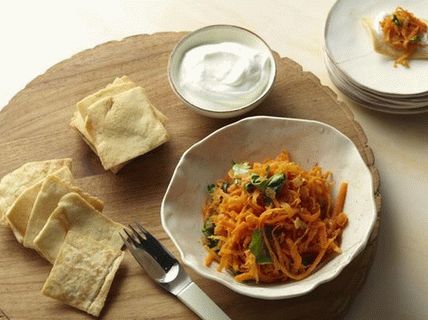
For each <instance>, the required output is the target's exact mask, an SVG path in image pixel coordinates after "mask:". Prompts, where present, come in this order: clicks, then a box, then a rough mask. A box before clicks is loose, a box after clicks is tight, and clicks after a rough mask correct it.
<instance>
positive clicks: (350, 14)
mask: <svg viewBox="0 0 428 320" xmlns="http://www.w3.org/2000/svg"><path fill="white" fill-rule="evenodd" d="M397 6H401V7H403V8H405V9H406V10H409V11H411V12H413V13H414V14H415V15H416V16H417V17H419V18H422V19H426V18H428V1H421V0H419V1H415V0H413V1H412V0H402V1H400V2H395V1H388V0H366V1H355V0H338V1H337V2H336V3H335V4H334V6H333V8H332V9H331V11H330V13H329V15H328V18H327V22H326V25H325V30H324V37H325V46H326V48H325V49H326V52H327V54H328V55H329V57H330V58H331V60H332V61H333V63H334V64H335V65H336V66H337V67H338V68H340V69H341V71H342V72H343V73H345V74H346V75H347V76H348V77H350V78H351V79H353V81H354V82H355V83H357V84H358V85H359V86H361V87H363V88H365V89H368V90H372V91H377V92H382V93H386V94H390V95H408V96H411V95H415V94H421V93H428V60H411V61H410V68H405V67H402V66H398V67H397V68H394V66H393V60H392V59H391V58H389V57H385V56H383V55H381V54H378V53H377V52H375V51H374V49H373V45H372V42H371V38H370V35H369V33H368V32H367V30H366V28H365V27H364V25H363V23H362V19H363V18H372V19H373V18H374V17H375V16H377V15H378V14H379V13H380V12H382V11H386V12H392V11H393V10H395V8H396V7H397Z"/></svg>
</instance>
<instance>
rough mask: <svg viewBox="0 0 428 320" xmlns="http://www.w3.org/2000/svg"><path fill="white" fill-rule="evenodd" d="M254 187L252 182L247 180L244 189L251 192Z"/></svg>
mask: <svg viewBox="0 0 428 320" xmlns="http://www.w3.org/2000/svg"><path fill="white" fill-rule="evenodd" d="M254 188H255V186H254V184H252V183H251V182H248V183H247V184H246V185H245V190H247V192H253V191H254Z"/></svg>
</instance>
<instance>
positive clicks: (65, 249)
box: [42, 231, 124, 317]
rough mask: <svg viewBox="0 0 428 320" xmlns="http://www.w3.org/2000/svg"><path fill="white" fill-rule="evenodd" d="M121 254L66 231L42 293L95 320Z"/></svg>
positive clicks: (120, 259)
mask: <svg viewBox="0 0 428 320" xmlns="http://www.w3.org/2000/svg"><path fill="white" fill-rule="evenodd" d="M123 256H124V252H122V251H120V250H118V249H114V248H112V247H109V246H106V245H105V244H104V243H102V242H99V241H96V240H94V239H92V238H90V237H86V236H82V235H81V234H79V233H75V232H73V231H70V232H69V233H67V236H66V238H65V240H64V244H63V245H62V247H61V250H60V252H59V254H58V257H57V259H56V260H55V264H54V266H53V268H52V270H51V272H50V274H49V277H48V279H47V280H46V282H45V284H44V286H43V289H42V293H43V294H44V295H46V296H49V297H51V298H54V299H58V300H60V301H62V302H63V303H65V304H68V305H70V306H72V307H75V308H78V309H80V310H83V311H85V312H87V313H89V314H91V315H93V316H96V317H98V316H99V314H100V312H101V310H102V308H103V307H104V303H105V300H106V298H107V294H108V292H109V290H110V287H111V284H112V282H113V278H114V276H115V274H116V271H117V270H118V268H119V266H120V263H121V262H122V260H123Z"/></svg>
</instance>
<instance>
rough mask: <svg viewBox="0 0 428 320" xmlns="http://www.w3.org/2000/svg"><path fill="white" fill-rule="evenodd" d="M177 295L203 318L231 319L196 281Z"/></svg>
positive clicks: (215, 319) (209, 319)
mask: <svg viewBox="0 0 428 320" xmlns="http://www.w3.org/2000/svg"><path fill="white" fill-rule="evenodd" d="M177 297H178V299H180V300H181V301H182V302H183V303H184V304H185V305H186V306H187V307H188V308H189V309H190V310H192V311H193V312H194V313H196V314H197V315H198V316H199V318H201V319H203V320H230V318H229V317H228V316H227V314H225V313H224V312H223V310H221V309H220V308H219V306H217V305H216V304H215V303H214V301H212V300H211V298H210V297H208V296H207V294H206V293H205V292H203V291H202V290H201V288H199V287H198V286H197V285H196V284H195V283H194V282H191V283H190V284H189V285H188V286H187V287H186V288H184V289H183V290H182V291H181V292H180V293H179V294H178V295H177Z"/></svg>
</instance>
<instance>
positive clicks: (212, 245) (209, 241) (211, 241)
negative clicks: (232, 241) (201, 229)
mask: <svg viewBox="0 0 428 320" xmlns="http://www.w3.org/2000/svg"><path fill="white" fill-rule="evenodd" d="M217 245H218V239H212V238H207V246H208V248H211V249H212V248H215V247H217Z"/></svg>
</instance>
